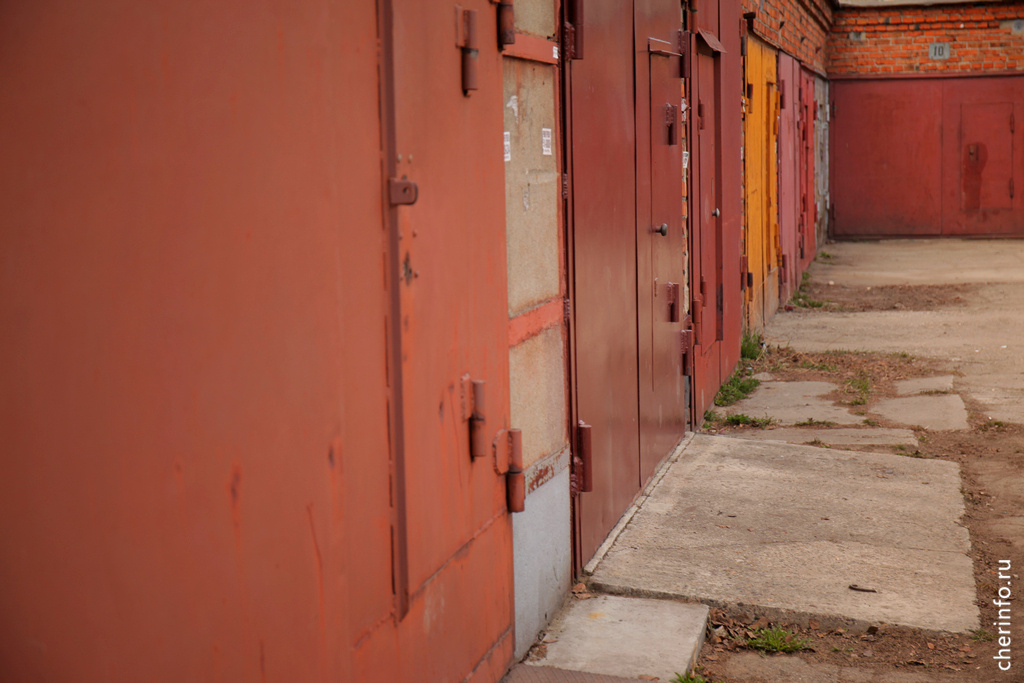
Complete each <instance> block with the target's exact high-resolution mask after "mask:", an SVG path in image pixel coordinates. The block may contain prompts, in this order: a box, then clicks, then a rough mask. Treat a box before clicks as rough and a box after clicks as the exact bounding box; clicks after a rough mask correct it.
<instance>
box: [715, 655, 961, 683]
mask: <svg viewBox="0 0 1024 683" xmlns="http://www.w3.org/2000/svg"><path fill="white" fill-rule="evenodd" d="M978 668H980V667H978ZM726 674H727V675H728V676H729V677H730V680H738V681H745V682H746V683H761V682H762V681H763V683H945V682H946V681H962V680H963V678H962V677H960V676H955V675H950V674H945V673H939V672H937V671H934V670H932V669H929V670H927V671H921V672H917V671H877V670H872V669H865V668H859V667H856V666H849V667H840V666H836V665H834V664H824V663H821V662H808V661H805V660H803V659H801V658H800V657H799V656H796V657H764V656H762V655H760V654H757V653H754V652H741V653H738V654H734V655H732V656H730V657H729V661H728V663H727V665H726Z"/></svg>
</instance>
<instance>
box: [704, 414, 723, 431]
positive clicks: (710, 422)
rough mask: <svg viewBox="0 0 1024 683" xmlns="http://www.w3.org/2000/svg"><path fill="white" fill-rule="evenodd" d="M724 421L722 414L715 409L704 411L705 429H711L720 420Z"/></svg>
mask: <svg viewBox="0 0 1024 683" xmlns="http://www.w3.org/2000/svg"><path fill="white" fill-rule="evenodd" d="M721 421H722V416H721V415H719V414H718V413H716V412H715V411H713V410H705V411H704V426H703V429H711V428H712V427H714V426H715V425H717V424H718V423H719V422H721Z"/></svg>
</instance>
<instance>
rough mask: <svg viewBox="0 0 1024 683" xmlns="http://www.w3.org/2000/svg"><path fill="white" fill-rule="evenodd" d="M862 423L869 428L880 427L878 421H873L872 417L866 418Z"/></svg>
mask: <svg viewBox="0 0 1024 683" xmlns="http://www.w3.org/2000/svg"><path fill="white" fill-rule="evenodd" d="M861 421H862V422H863V423H864V424H866V425H867V426H869V427H877V426H878V420H872V419H871V418H870V417H865V418H864V419H863V420H861Z"/></svg>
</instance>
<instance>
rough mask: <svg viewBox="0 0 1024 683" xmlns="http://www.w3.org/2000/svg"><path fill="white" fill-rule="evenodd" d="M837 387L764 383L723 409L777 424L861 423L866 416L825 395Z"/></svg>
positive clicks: (820, 384)
mask: <svg viewBox="0 0 1024 683" xmlns="http://www.w3.org/2000/svg"><path fill="white" fill-rule="evenodd" d="M837 388H838V387H836V385H835V384H832V383H830V382H762V383H761V386H759V387H758V388H757V389H755V390H754V392H753V393H752V394H751V395H750V396H748V397H747V398H745V399H743V400H742V401H737V402H736V403H734V404H733V405H731V406H729V407H727V408H725V409H724V411H723V412H724V413H725V414H726V415H738V414H743V415H749V416H750V417H770V418H772V420H773V421H774V422H776V423H777V424H783V425H792V424H797V423H799V422H806V421H808V420H812V419H813V420H817V421H819V422H834V423H836V424H845V425H852V424H861V423H862V422H863V421H864V418H863V417H861V416H860V415H854V414H853V413H851V412H850V411H849V410H847V409H846V408H844V407H842V406H838V405H836V404H835V403H833V402H832V401H829V400H827V399H825V398H822V397H823V396H824V395H825V394H828V393H830V392H832V391H835V390H836V389H837Z"/></svg>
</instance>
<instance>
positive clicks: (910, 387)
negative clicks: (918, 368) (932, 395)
mask: <svg viewBox="0 0 1024 683" xmlns="http://www.w3.org/2000/svg"><path fill="white" fill-rule="evenodd" d="M929 391H953V375H939V376H938V377H915V378H914V379H905V380H902V381H899V382H896V393H897V394H899V395H900V396H910V395H913V394H924V393H927V392H929Z"/></svg>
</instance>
